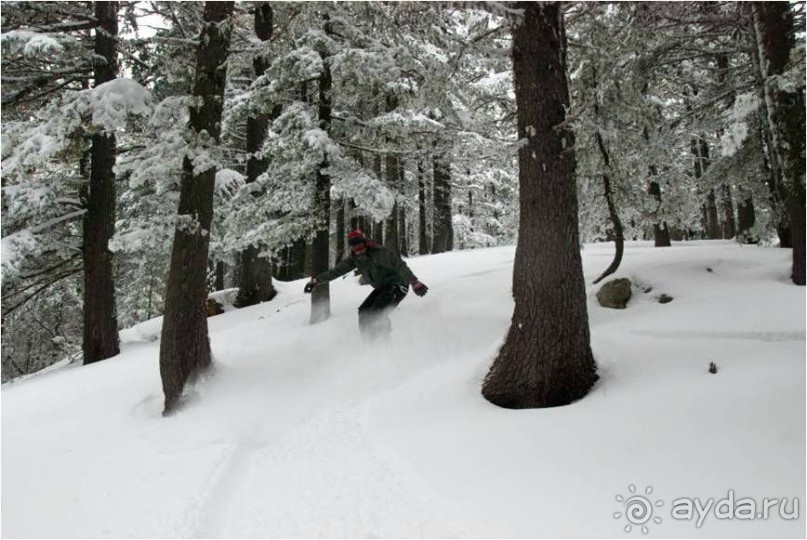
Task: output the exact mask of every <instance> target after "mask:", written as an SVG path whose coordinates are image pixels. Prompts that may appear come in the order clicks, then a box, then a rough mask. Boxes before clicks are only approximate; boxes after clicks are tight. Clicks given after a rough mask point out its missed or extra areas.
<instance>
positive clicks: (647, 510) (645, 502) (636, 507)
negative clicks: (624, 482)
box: [614, 484, 664, 534]
mask: <svg viewBox="0 0 807 540" xmlns="http://www.w3.org/2000/svg"><path fill="white" fill-rule="evenodd" d="M628 491H629V492H630V494H629V495H626V496H624V497H623V496H622V495H617V496H616V500H617V502H619V503H621V504H622V506H623V511H622V512H615V513H614V519H619V518H621V517H622V516H625V519H627V520H628V524H627V525H626V526H625V532H626V533H629V532H630V531H631V530H632V529H633V526H634V525H641V526H642V533H644V534H647V532H648V531H649V529H648V527H647V525H645V524H646V523H647V522H649V521H650V519H651V518H652V519H653V522H654V523H661V518H660V517H658V516H655V517H654V516H653V509H654V507H657V506H662V505H664V501H661V500H659V501H656V502H655V503H653V502H652V501H651V500H650V498H649V496H650V494H651V493H653V488H652V487H650V486H647V489H645V495H636V494H635V493H636V486H634V485H633V484H631V485H629V486H628Z"/></svg>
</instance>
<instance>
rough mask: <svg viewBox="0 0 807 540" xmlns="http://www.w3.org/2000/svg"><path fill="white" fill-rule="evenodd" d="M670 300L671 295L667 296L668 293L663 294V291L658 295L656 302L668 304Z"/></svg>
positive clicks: (671, 299)
mask: <svg viewBox="0 0 807 540" xmlns="http://www.w3.org/2000/svg"><path fill="white" fill-rule="evenodd" d="M672 301H673V297H672V296H668V295H666V294H663V293H662V295H661V296H659V297H658V303H659V304H669V303H670V302H672Z"/></svg>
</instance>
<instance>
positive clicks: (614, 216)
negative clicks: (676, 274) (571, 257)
mask: <svg viewBox="0 0 807 540" xmlns="http://www.w3.org/2000/svg"><path fill="white" fill-rule="evenodd" d="M592 76H593V79H594V116H595V118H596V119H597V128H596V131H595V133H594V137H595V139H596V140H597V148H598V149H599V150H600V156H601V157H602V163H603V169H604V171H603V174H602V186H603V194H604V196H605V204H606V205H607V206H608V216H609V217H610V218H611V224H612V229H611V231H610V232H613V240H614V259H613V260H612V261H611V264H610V265H609V266H608V268H606V269H605V271H604V272H603V273H602V274H600V277H598V278H597V279H595V280H594V283H595V284H596V283H599V282H600V281H602V280H603V279H605V278H606V277H608V276H610V275H611V274H613V273H614V272H616V271H617V269H618V268H619V265H620V264H621V263H622V255H623V253H624V251H625V232H624V229H623V228H622V220H620V219H619V212H618V211H617V209H616V203H614V194H613V191H612V189H611V177H610V176H609V174H610V172H611V156H610V154H609V153H608V149H607V148H606V147H605V141H604V140H603V138H602V133H600V128H599V113H600V106H599V102H598V98H597V86H598V80H597V73H596V72H594V73H593V74H592Z"/></svg>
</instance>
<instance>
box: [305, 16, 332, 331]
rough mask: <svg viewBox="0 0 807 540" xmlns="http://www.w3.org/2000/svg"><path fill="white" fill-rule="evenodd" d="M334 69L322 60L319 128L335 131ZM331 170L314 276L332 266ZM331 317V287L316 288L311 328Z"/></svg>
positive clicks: (319, 192)
mask: <svg viewBox="0 0 807 540" xmlns="http://www.w3.org/2000/svg"><path fill="white" fill-rule="evenodd" d="M325 33H326V34H330V20H329V19H328V17H327V15H326V18H325ZM331 86H332V80H331V67H330V60H329V59H328V57H326V56H322V73H321V74H320V76H319V107H318V116H319V127H320V129H322V130H323V131H325V132H326V133H328V134H330V131H331ZM327 167H328V157H327V156H325V159H324V160H323V162H322V163H320V166H319V167H318V168H317V185H316V188H315V192H314V193H315V195H314V196H315V201H314V208H315V212H316V213H317V215H318V219H319V229H318V230H317V232H316V235H315V236H314V242H313V244H312V245H311V275H317V274H320V273H322V272H325V271H326V270H327V269H328V267H329V266H330V262H331V261H330V259H331V246H330V228H331V227H330V224H331V178H330V177H329V176H328V175H327V174H325V173H324V172H323V171H324V170H325V169H326V168H327ZM330 316H331V290H330V286H329V285H328V284H327V283H324V284H322V285H320V286H319V287H316V288H315V289H314V290H313V291H312V293H311V319H310V321H309V322H310V323H311V324H316V323H319V322H322V321H325V320H327V319H328V318H329V317H330Z"/></svg>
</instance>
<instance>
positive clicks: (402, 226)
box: [398, 206, 409, 257]
mask: <svg viewBox="0 0 807 540" xmlns="http://www.w3.org/2000/svg"><path fill="white" fill-rule="evenodd" d="M398 217H399V218H400V221H399V223H398V231H399V237H400V239H401V241H400V250H401V255H403V256H404V257H408V256H409V242H408V241H407V238H406V235H407V231H406V207H404V206H401V207H400V208H398Z"/></svg>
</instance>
